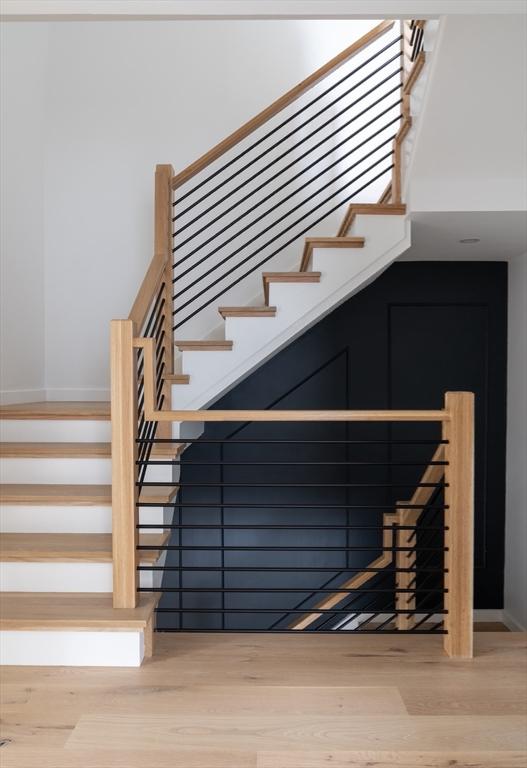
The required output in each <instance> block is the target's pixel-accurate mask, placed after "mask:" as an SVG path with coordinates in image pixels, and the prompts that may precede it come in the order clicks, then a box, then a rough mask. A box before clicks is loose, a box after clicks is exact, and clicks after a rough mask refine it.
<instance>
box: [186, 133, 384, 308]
mask: <svg viewBox="0 0 527 768" xmlns="http://www.w3.org/2000/svg"><path fill="white" fill-rule="evenodd" d="M394 138H395V136H390V137H389V138H387V139H385V140H384V141H382V142H381V143H380V144H378V145H377V146H376V147H375V148H374V149H372V150H371V151H370V152H368V153H367V154H366V155H365V156H364V157H362V158H361V159H360V160H358V161H357V162H355V163H353V164H352V165H351V166H349V168H346V169H345V170H344V171H341V172H340V173H338V174H337V175H336V176H334V177H333V178H332V179H331V180H330V181H329V182H327V183H326V184H323V185H322V186H321V187H319V188H318V189H316V190H315V191H314V192H312V193H311V194H309V195H308V196H307V197H306V198H305V199H303V200H302V201H301V202H300V203H298V204H297V205H294V206H293V207H292V208H290V209H289V210H288V211H287V212H286V213H283V214H281V215H280V216H279V217H278V218H277V219H275V220H274V221H273V222H272V223H271V224H268V225H267V226H266V227H264V228H263V229H261V230H260V231H259V232H258V233H257V234H256V235H253V236H252V237H251V238H249V240H247V241H246V242H245V243H243V245H240V246H238V248H236V249H235V250H234V251H232V252H231V253H230V254H228V256H225V257H224V258H223V259H221V261H218V262H217V263H216V264H214V265H213V266H212V267H210V268H209V269H208V270H207V271H206V272H204V273H203V274H201V275H199V277H197V278H196V279H195V280H193V281H192V282H190V283H189V284H188V285H186V286H185V287H184V288H182V289H181V290H180V291H178V292H176V293H175V294H174V296H173V298H174V299H175V300H177V299H179V298H181V296H184V295H185V293H187V292H188V291H189V290H191V288H193V287H194V286H195V285H198V284H199V283H201V282H202V281H203V280H204V279H205V278H206V277H208V276H209V275H211V274H212V273H213V272H216V271H217V270H218V269H221V268H222V267H223V266H224V265H225V264H227V262H229V261H231V260H232V259H233V258H235V257H236V256H238V255H239V254H240V253H242V251H244V250H245V249H246V248H247V247H248V246H250V245H252V244H253V243H254V242H255V241H256V240H258V239H259V238H260V237H262V236H263V235H266V234H267V233H268V232H269V231H270V230H271V229H274V228H275V227H276V226H277V225H278V224H280V223H281V222H282V221H284V219H287V218H288V217H289V216H291V215H292V214H293V213H295V211H298V210H299V209H300V208H302V207H303V206H304V205H306V203H308V202H309V201H310V200H312V199H313V198H315V197H317V195H319V194H320V193H321V192H322V191H324V190H326V189H328V187H331V186H332V185H333V184H335V183H336V182H337V181H338V180H339V179H341V178H342V177H343V176H346V175H347V174H348V173H349V172H350V171H351V170H352V169H353V168H356V167H357V166H358V165H360V164H361V163H363V162H364V160H365V159H366V158H368V157H370V156H371V155H374V154H376V153H377V152H379V150H381V149H382V148H383V147H385V146H386V144H390V143H391V142H392V141H393V140H394ZM392 154H393V151H391V152H388V153H386V154H385V155H383V157H381V158H380V159H379V160H378V161H377V162H376V163H374V164H373V165H371V166H369V167H368V168H367V169H366V170H365V171H363V172H362V173H361V174H359V175H358V176H355V177H354V178H353V179H351V181H349V182H348V183H347V184H345V185H344V187H343V188H342V189H345V188H346V186H349V185H351V184H353V183H354V182H355V181H357V179H359V178H360V177H361V176H363V175H365V174H366V173H368V171H370V170H371V169H372V168H374V167H375V166H376V165H378V164H379V163H380V162H382V161H383V160H386V159H387V158H388V157H390V156H391V155H392ZM319 175H320V174H319ZM341 191H342V190H338V191H337V192H335V193H334V194H333V195H330V197H329V198H327V199H326V200H325V201H323V202H322V203H320V204H319V205H317V206H315V207H314V208H312V209H311V210H310V211H308V212H307V213H305V214H304V215H302V216H300V217H299V218H298V219H296V221H294V222H293V223H292V224H290V225H289V226H288V227H286V229H285V230H283V232H280V233H278V234H277V235H274V236H273V237H271V238H270V239H269V240H268V241H267V242H266V243H265V245H263V246H260V248H258V249H257V250H256V251H255V252H254V253H252V254H251V255H250V256H246V257H245V258H244V259H242V260H241V261H239V262H238V263H237V264H236V265H235V266H234V267H231V268H230V270H227V271H226V272H224V273H223V274H222V275H221V276H220V277H219V278H217V279H216V280H213V281H212V282H211V283H210V284H209V285H208V286H207V287H205V288H203V289H201V290H200V291H198V293H196V294H195V295H194V296H193V297H192V299H190V300H189V301H186V302H184V303H183V304H181V305H180V306H179V308H178V309H179V310H180V311H181V310H183V309H185V308H186V307H188V306H189V304H192V303H193V302H194V301H196V299H198V298H199V297H200V296H202V295H203V294H204V293H206V292H207V291H208V290H210V288H212V287H213V286H214V285H217V284H218V283H219V282H221V281H222V280H223V279H225V277H227V275H230V274H231V273H232V272H235V271H236V270H237V269H239V268H240V267H241V266H242V265H243V264H245V263H246V262H247V261H249V259H251V258H253V256H255V255H256V254H258V253H260V252H261V251H262V250H263V249H264V248H267V247H269V245H271V244H272V243H274V242H276V240H278V239H279V238H280V237H282V236H283V235H284V234H285V233H287V232H288V231H290V230H291V229H292V228H293V227H295V226H296V225H297V224H299V223H300V222H301V221H303V220H304V219H306V218H307V217H308V216H310V215H311V214H312V213H314V212H315V211H316V210H318V208H320V207H321V206H322V205H324V204H325V203H326V202H328V201H329V200H331V199H332V198H333V197H335V196H336V195H338V194H339V193H340V192H341ZM295 194H296V193H295ZM339 207H340V206H339ZM326 216H327V214H326V215H325V216H324V217H323V218H326ZM254 224H255V222H252V223H251V225H250V226H253V225H254ZM313 226H314V224H310V225H309V229H311V228H312V227H313ZM247 228H248V227H245V229H244V230H242V231H245V230H246V229H247ZM297 237H298V235H297ZM232 239H233V238H231V240H232ZM295 239H296V238H295ZM228 242H230V240H229V241H228ZM221 247H222V246H221V245H220V246H218V250H220V249H221ZM282 249H283V246H282V248H281V249H280V250H282ZM212 255H214V251H211V253H210V254H207V256H205V257H204V260H206V259H208V258H209V257H210V256H212ZM185 274H187V273H185Z"/></svg>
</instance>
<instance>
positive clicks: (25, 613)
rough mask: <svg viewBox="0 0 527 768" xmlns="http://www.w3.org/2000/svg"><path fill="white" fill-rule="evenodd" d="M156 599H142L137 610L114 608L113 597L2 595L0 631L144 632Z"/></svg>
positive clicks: (63, 594) (57, 593) (14, 593)
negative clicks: (97, 630)
mask: <svg viewBox="0 0 527 768" xmlns="http://www.w3.org/2000/svg"><path fill="white" fill-rule="evenodd" d="M156 602H157V597H154V596H145V595H141V596H140V598H139V600H138V605H137V607H136V608H119V609H116V608H114V607H113V605H112V595H111V594H103V593H96V592H94V593H92V592H83V593H78V592H77V593H74V592H2V593H0V630H6V629H9V630H14V629H24V630H30V629H31V630H36V629H108V630H110V629H113V630H125V629H144V628H145V627H146V625H147V624H148V622H149V621H150V619H151V618H152V615H153V612H154V608H155V606H156Z"/></svg>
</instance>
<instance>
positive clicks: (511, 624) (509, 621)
mask: <svg viewBox="0 0 527 768" xmlns="http://www.w3.org/2000/svg"><path fill="white" fill-rule="evenodd" d="M502 614H503V618H502V621H503V623H504V624H505V626H506V627H507V628H508V629H510V631H511V632H527V627H524V626H523V625H522V624H520V622H519V621H516V619H515V618H514V617H513V616H511V615H510V613H508V611H502Z"/></svg>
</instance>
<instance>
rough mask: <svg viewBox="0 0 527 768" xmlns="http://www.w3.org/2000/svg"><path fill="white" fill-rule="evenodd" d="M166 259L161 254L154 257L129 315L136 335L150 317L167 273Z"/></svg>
mask: <svg viewBox="0 0 527 768" xmlns="http://www.w3.org/2000/svg"><path fill="white" fill-rule="evenodd" d="M165 267H166V259H165V258H164V256H163V255H161V254H159V255H156V256H154V258H153V259H152V261H151V262H150V265H149V267H148V269H147V271H146V275H145V276H144V279H143V282H142V283H141V287H140V288H139V290H138V292H137V296H136V297H135V301H134V303H133V305H132V309H131V310H130V314H129V315H128V320H131V321H132V323H133V324H134V333H136V334H137V333H139V332H140V331H141V328H142V327H143V325H144V323H145V320H146V318H147V316H148V312H149V310H150V307H151V306H152V302H153V301H154V299H155V297H156V295H157V292H158V290H159V287H160V285H161V280H162V278H163V275H164V273H165Z"/></svg>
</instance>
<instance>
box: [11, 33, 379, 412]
mask: <svg viewBox="0 0 527 768" xmlns="http://www.w3.org/2000/svg"><path fill="white" fill-rule="evenodd" d="M372 24H373V22H367V21H365V22H342V21H339V22H331V21H327V22H326V21H322V22H309V21H280V22H276V21H260V22H258V21H250V22H249V21H247V22H244V21H228V22H222V21H200V22H192V21H186V22H161V23H160V22H132V21H130V22H112V23H104V22H92V23H90V24H86V23H82V22H42V23H41V24H39V25H29V24H27V23H17V22H11V23H8V24H6V25H5V28H4V35H5V37H6V39H7V40H8V41H9V42H10V44H9V45H8V46H7V48H6V56H7V57H8V59H9V61H8V72H9V71H11V72H13V73H14V74H13V76H12V79H11V83H10V88H11V90H12V91H13V92H16V93H17V94H19V95H20V97H21V98H23V99H24V102H25V103H27V104H28V107H27V108H28V109H30V108H31V107H30V105H31V103H32V102H34V101H36V102H37V105H38V102H42V103H43V106H44V107H45V109H44V114H43V117H44V121H45V123H44V128H43V130H41V126H40V124H39V123H38V120H39V119H40V118H37V117H35V116H34V115H32V119H33V124H32V121H31V120H29V121H28V120H26V119H25V117H26V116H27V115H24V114H22V113H19V112H16V111H15V112H13V111H11V110H8V111H7V122H8V124H9V125H8V128H9V134H10V135H11V136H13V135H15V136H17V140H16V141H15V146H18V147H20V148H22V147H23V148H27V157H30V158H31V157H32V155H33V153H34V155H35V160H34V163H33V161H31V163H32V164H35V165H37V159H38V163H40V166H43V167H44V179H43V188H44V205H45V207H44V212H43V215H44V217H45V227H44V233H43V235H42V233H39V235H38V243H39V246H40V249H39V259H41V258H42V254H44V261H45V279H44V284H45V313H44V315H45V316H44V320H43V321H42V319H40V321H39V323H38V332H37V336H36V337H35V339H34V343H35V346H38V347H39V348H40V349H42V346H44V347H45V387H46V390H47V392H48V396H49V397H51V398H52V399H60V398H62V397H66V398H83V397H90V398H96V397H106V396H107V387H108V379H109V373H108V325H109V320H110V319H111V318H112V317H123V316H126V315H127V313H128V310H129V308H130V305H131V302H132V300H133V297H134V295H135V292H136V291H137V289H138V287H139V285H140V282H141V279H142V277H143V275H144V272H145V269H146V266H147V264H148V262H149V260H150V257H151V252H152V198H153V194H152V193H153V170H154V167H155V164H156V163H167V162H168V163H172V164H173V165H174V167H175V169H176V170H180V169H182V168H184V167H185V166H186V165H187V164H188V163H190V162H191V161H192V160H194V159H196V157H198V156H199V155H200V154H202V153H203V152H204V151H206V150H208V149H210V147H211V146H213V145H214V144H215V143H216V142H217V141H219V140H220V139H222V138H223V137H224V136H225V135H227V134H229V133H230V132H231V131H233V130H234V129H236V128H237V127H239V126H240V125H241V124H242V123H243V122H245V121H246V120H247V119H249V118H250V117H251V116H252V115H254V114H255V113H256V112H258V111H259V110H260V109H262V108H263V107H265V106H267V105H268V104H269V103H271V102H272V101H273V100H274V99H276V98H277V97H278V96H280V95H281V94H282V93H283V92H284V91H285V90H287V89H288V88H290V87H292V86H293V85H295V84H296V83H297V82H299V81H300V80H301V79H303V78H304V77H305V76H307V75H308V74H309V73H310V72H312V71H313V70H314V69H315V68H316V67H318V66H320V65H321V64H322V63H324V62H325V61H326V60H328V59H329V58H331V56H333V55H335V54H336V53H337V52H339V51H340V50H342V49H343V48H344V47H345V46H346V45H348V44H349V43H350V42H351V41H353V40H355V39H357V38H358V37H359V36H360V35H361V34H363V33H364V32H365V31H366V30H367V29H368V28H370V27H371V26H372ZM46 41H47V42H46ZM15 48H16V54H15V51H14V49H15ZM34 49H35V50H34ZM41 50H42V51H44V50H47V58H46V60H45V61H44V62H43V61H42V60H41V58H40V59H39V58H38V57H37V52H40V51H41ZM35 51H36V52H35ZM17 56H18V57H19V58H21V59H22V58H24V57H25V61H26V64H27V67H26V69H25V71H24V73H23V75H22V73H16V72H14V70H13V66H12V64H11V59H13V60H15V61H16V58H17ZM28 80H29V81H30V82H29V84H27V81H28ZM255 83H257V87H255V86H254V84H255ZM32 88H33V90H35V89H36V90H38V98H37V99H34V98H33V91H32V90H31V89H32ZM28 123H29V124H30V125H31V124H32V127H31V130H32V132H33V133H32V134H31V135H28V134H27V129H26V130H24V125H27V124H28ZM9 134H8V135H9ZM10 151H11V152H12V150H10ZM24 162H27V161H26V160H25V159H24ZM15 175H20V176H21V177H24V176H26V174H25V173H24V165H23V162H22V159H21V158H18V155H13V161H12V171H11V173H10V175H9V176H8V177H7V178H6V179H5V184H6V188H7V195H8V196H11V195H12V190H11V187H12V185H13V181H12V179H13V176H15ZM35 197H36V200H37V202H38V204H40V200H41V197H40V195H38V196H35ZM13 200H14V198H13ZM13 208H15V204H14V202H13ZM16 209H17V210H18V211H20V210H23V208H22V206H20V205H19V204H18V203H17V205H16ZM18 215H20V214H18ZM39 215H40V216H42V211H40V212H39ZM27 229H28V228H27V227H26V226H25V222H24V221H20V220H18V221H17V220H13V228H12V231H13V237H12V238H11V240H10V241H9V243H8V244H7V250H6V253H5V256H4V258H5V260H6V261H12V260H13V259H14V258H15V257H16V258H18V256H16V255H15V254H16V252H17V251H18V250H19V244H20V243H21V242H22V241H23V239H24V237H29V236H30V235H29V233H28V232H27ZM32 237H36V235H32ZM33 258H36V256H35V255H34V254H33ZM7 277H8V279H6V280H5V290H6V292H7V293H8V294H9V295H11V296H16V297H17V298H16V302H17V306H20V304H19V302H20V295H21V292H20V289H19V285H18V284H15V283H14V282H13V281H12V279H11V277H10V276H9V275H7ZM40 301H41V302H42V299H41V300H40ZM39 306H40V311H41V312H42V308H41V305H39ZM35 311H36V305H35ZM14 314H15V312H14V310H13V309H11V310H9V309H8V315H9V323H8V327H7V331H6V335H7V340H6V344H7V346H9V345H14V344H17V343H18V341H15V339H16V334H17V331H16V323H15V322H14V320H13V317H14ZM11 315H13V317H11ZM31 325H32V326H35V325H37V323H36V322H35V321H33V322H32V323H31ZM43 329H44V330H43ZM43 332H44V333H45V342H44V345H42V333H43ZM37 340H38V341H37ZM39 354H40V356H41V355H42V352H40V353H39ZM32 357H34V358H37V357H38V355H36V354H35V355H32ZM11 364H12V361H11V359H10V358H9V356H8V357H7V358H6V363H5V366H6V368H7V367H9V368H11ZM15 384H18V385H19V386H20V387H26V386H29V385H28V384H26V383H25V380H24V377H22V379H20V382H18V380H17V381H16V382H15V383H14V384H13V386H15Z"/></svg>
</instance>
